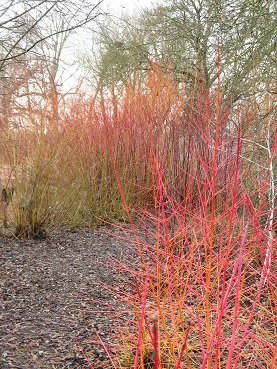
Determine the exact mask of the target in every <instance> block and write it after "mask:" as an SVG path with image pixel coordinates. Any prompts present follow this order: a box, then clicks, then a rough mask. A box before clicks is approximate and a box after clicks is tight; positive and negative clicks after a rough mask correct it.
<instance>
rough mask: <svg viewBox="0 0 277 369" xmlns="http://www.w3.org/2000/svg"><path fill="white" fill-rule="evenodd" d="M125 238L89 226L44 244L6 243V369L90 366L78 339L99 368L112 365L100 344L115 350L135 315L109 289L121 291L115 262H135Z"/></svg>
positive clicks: (1, 247)
mask: <svg viewBox="0 0 277 369" xmlns="http://www.w3.org/2000/svg"><path fill="white" fill-rule="evenodd" d="M107 232H110V234H108V233H107ZM111 234H112V235H111ZM121 236H124V235H123V233H122V232H121V231H119V230H113V229H109V230H107V229H103V228H85V229H79V230H77V232H75V233H72V232H69V231H66V230H63V231H59V232H57V233H56V234H54V235H52V236H50V237H49V238H47V239H44V240H41V241H36V240H23V239H19V240H18V239H11V238H6V237H0V324H1V325H0V369H12V368H20V369H33V368H34V369H40V368H41V369H42V368H43V369H48V368H51V369H52V368H55V369H62V368H67V369H77V368H84V369H85V368H89V364H88V363H87V361H86V360H85V359H84V356H83V355H82V354H81V352H80V348H79V347H78V345H77V344H76V337H77V339H78V341H79V342H80V344H81V345H82V348H83V350H84V352H85V354H86V356H87V357H88V358H89V360H90V361H91V363H92V364H93V368H95V369H98V368H99V369H100V368H111V367H112V365H111V364H110V362H109V360H108V358H107V355H106V353H105V351H104V350H103V347H102V346H101V345H100V344H99V339H100V338H101V340H103V341H104V342H105V344H106V345H107V346H108V347H109V348H110V349H111V351H113V345H114V343H116V339H117V333H118V332H117V329H118V327H119V326H120V325H122V324H124V323H123V320H122V319H123V316H124V314H125V313H124V311H125V310H127V309H128V306H126V304H125V303H124V302H122V301H121V300H120V299H118V298H117V297H116V296H115V295H113V293H112V292H108V291H107V289H106V288H105V287H103V284H107V285H108V286H110V287H114V286H116V285H117V282H118V281H117V273H116V271H115V269H113V267H112V263H113V262H112V260H113V258H116V259H122V258H124V257H127V258H130V257H132V255H131V254H132V252H131V251H130V250H128V249H127V248H126V247H125V246H124V245H123V243H122V242H121V241H120V240H119V238H120V237H121ZM126 287H127V285H126ZM123 288H124V287H123ZM86 297H87V298H86ZM103 311H107V312H106V313H105V312H103ZM126 314H128V312H127V313H126Z"/></svg>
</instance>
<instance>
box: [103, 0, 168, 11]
mask: <svg viewBox="0 0 277 369" xmlns="http://www.w3.org/2000/svg"><path fill="white" fill-rule="evenodd" d="M157 2H161V0H159V1H158V0H105V1H104V4H105V3H106V4H110V5H111V7H112V8H115V9H116V8H117V9H118V11H121V10H128V11H131V12H132V11H136V10H138V11H139V10H141V9H142V8H145V7H147V6H151V3H157Z"/></svg>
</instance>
